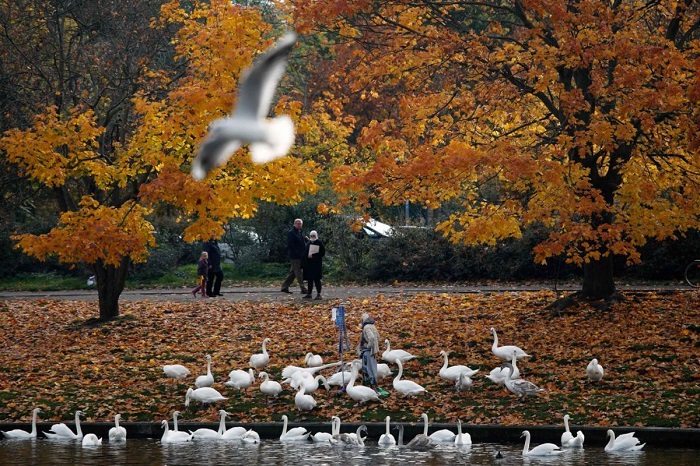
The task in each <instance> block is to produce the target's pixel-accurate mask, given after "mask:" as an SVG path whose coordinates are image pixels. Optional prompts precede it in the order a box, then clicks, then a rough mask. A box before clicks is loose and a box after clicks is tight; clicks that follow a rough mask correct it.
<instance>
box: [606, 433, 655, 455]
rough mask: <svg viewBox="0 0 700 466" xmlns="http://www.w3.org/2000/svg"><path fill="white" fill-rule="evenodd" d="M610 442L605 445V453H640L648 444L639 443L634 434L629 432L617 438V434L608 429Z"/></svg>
mask: <svg viewBox="0 0 700 466" xmlns="http://www.w3.org/2000/svg"><path fill="white" fill-rule="evenodd" d="M608 437H609V438H610V440H609V441H608V444H607V445H605V451H639V450H641V449H642V448H644V445H646V443H642V444H640V443H639V439H638V438H637V437H635V436H634V432H628V433H626V434H622V435H620V436H618V437H617V438H615V432H613V431H612V429H608Z"/></svg>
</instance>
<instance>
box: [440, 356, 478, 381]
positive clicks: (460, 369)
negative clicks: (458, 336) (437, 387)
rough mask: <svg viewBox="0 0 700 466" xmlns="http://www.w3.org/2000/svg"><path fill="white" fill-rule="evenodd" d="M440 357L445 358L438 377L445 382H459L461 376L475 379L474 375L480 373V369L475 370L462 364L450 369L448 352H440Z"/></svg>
mask: <svg viewBox="0 0 700 466" xmlns="http://www.w3.org/2000/svg"><path fill="white" fill-rule="evenodd" d="M440 356H442V358H443V363H442V368H441V369H440V372H439V373H438V375H439V376H440V377H442V378H443V379H445V380H449V381H450V382H456V381H457V380H459V376H460V375H461V374H466V375H467V377H473V376H474V374H476V373H477V372H479V369H476V370H474V369H471V368H469V367H467V366H465V365H462V364H458V365H455V366H451V367H448V364H449V360H448V358H447V352H446V351H440Z"/></svg>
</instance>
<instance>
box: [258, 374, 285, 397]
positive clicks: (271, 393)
mask: <svg viewBox="0 0 700 466" xmlns="http://www.w3.org/2000/svg"><path fill="white" fill-rule="evenodd" d="M258 378H264V379H265V380H263V382H262V383H261V384H260V391H261V392H263V393H264V394H265V397H267V398H269V397H274V398H277V396H278V395H279V394H280V393H282V385H280V383H279V382H275V381H274V380H270V376H269V375H267V372H265V371H262V372H260V373H259V374H258Z"/></svg>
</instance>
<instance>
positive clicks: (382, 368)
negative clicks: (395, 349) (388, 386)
mask: <svg viewBox="0 0 700 466" xmlns="http://www.w3.org/2000/svg"><path fill="white" fill-rule="evenodd" d="M390 376H391V368H390V367H389V364H386V363H383V362H380V363H378V364H377V380H382V379H386V378H387V377H390Z"/></svg>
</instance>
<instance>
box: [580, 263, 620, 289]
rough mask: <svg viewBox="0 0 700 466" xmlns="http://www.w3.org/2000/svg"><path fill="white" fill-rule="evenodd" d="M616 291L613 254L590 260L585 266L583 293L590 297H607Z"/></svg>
mask: <svg viewBox="0 0 700 466" xmlns="http://www.w3.org/2000/svg"><path fill="white" fill-rule="evenodd" d="M614 293H615V280H614V278H613V258H612V256H608V257H602V258H601V259H600V260H597V261H592V262H589V263H588V264H584V266H583V287H582V289H581V295H582V297H584V298H588V299H605V298H609V297H611V296H612V295H613V294H614Z"/></svg>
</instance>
